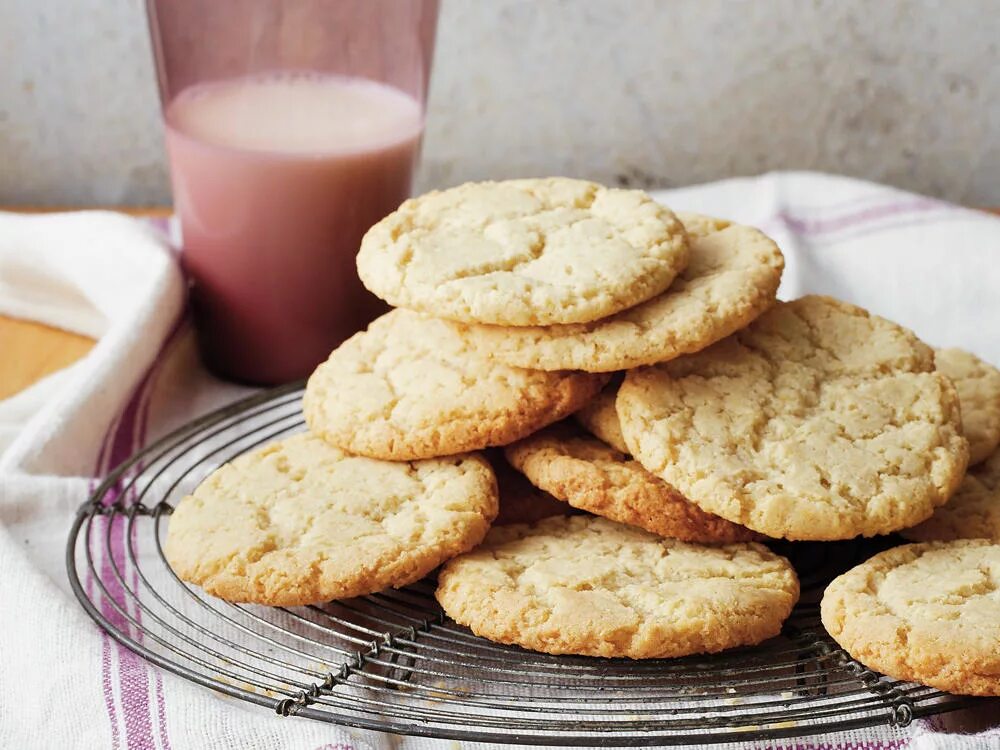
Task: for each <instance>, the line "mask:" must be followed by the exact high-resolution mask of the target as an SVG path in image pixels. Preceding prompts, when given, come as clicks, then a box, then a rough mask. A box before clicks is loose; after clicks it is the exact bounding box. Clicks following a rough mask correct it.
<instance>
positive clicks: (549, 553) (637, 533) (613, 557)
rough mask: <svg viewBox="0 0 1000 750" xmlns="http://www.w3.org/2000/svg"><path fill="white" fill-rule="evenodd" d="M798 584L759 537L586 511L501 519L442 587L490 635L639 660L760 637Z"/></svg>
mask: <svg viewBox="0 0 1000 750" xmlns="http://www.w3.org/2000/svg"><path fill="white" fill-rule="evenodd" d="M798 595H799V584H798V579H797V578H796V576H795V571H794V570H793V569H792V566H791V565H790V564H789V563H788V561H787V560H785V559H784V558H783V557H780V556H778V555H775V554H774V553H772V552H771V551H770V550H768V549H767V548H766V547H764V546H761V545H759V544H733V545H726V546H722V547H705V546H700V545H694V544H687V543H685V542H680V541H677V540H676V539H663V538H660V537H657V536H654V535H653V534H649V533H647V532H645V531H642V530H641V529H635V528H632V527H629V526H624V525H622V524H617V523H613V522H611V521H608V520H606V519H603V518H593V517H590V516H574V517H569V518H567V517H557V518H548V519H545V520H543V521H539V522H538V523H537V524H534V525H530V526H528V525H515V526H503V527H496V528H494V529H492V530H491V531H490V533H489V534H488V535H487V538H486V541H485V542H484V543H483V545H482V546H481V547H479V548H477V549H475V550H473V551H472V552H470V553H468V554H466V555H462V556H461V557H457V558H455V559H454V560H451V561H449V562H448V563H447V564H446V565H445V566H444V567H443V568H442V570H441V572H440V574H439V575H438V589H437V599H438V601H439V602H440V603H441V606H442V607H444V610H445V612H446V613H447V614H448V615H449V616H450V617H451V618H452V619H454V620H455V621H456V622H458V623H460V624H462V625H466V626H468V627H469V628H471V630H472V631H473V632H474V633H476V634H477V635H481V636H483V637H485V638H489V639H490V640H493V641H497V642H499V643H510V644H517V645H519V646H523V647H525V648H530V649H534V650H536V651H544V652H547V653H550V654H584V655H589V656H607V657H611V656H624V657H629V658H633V659H644V658H655V657H667V656H683V655H686V654H696V653H711V652H716V651H721V650H723V649H727V648H732V647H734V646H742V645H751V644H755V643H759V642H761V641H763V640H765V639H767V638H770V637H772V636H775V635H777V634H778V633H779V632H780V630H781V624H782V622H783V621H784V620H785V618H786V617H787V616H788V614H789V613H790V612H791V610H792V607H793V606H794V605H795V602H796V601H797V600H798Z"/></svg>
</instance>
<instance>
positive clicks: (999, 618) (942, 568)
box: [820, 540, 1000, 695]
mask: <svg viewBox="0 0 1000 750" xmlns="http://www.w3.org/2000/svg"><path fill="white" fill-rule="evenodd" d="M820 613H821V616H822V619H823V626H824V627H825V628H826V629H827V631H828V632H829V633H830V635H831V636H833V639H834V640H835V641H837V643H839V644H840V645H841V646H843V648H844V649H845V650H846V651H847V652H848V653H849V654H850V655H851V656H853V657H854V658H855V659H857V660H858V661H860V662H861V663H862V664H864V665H865V666H867V667H870V668H871V669H874V670H876V671H878V672H882V673H884V674H887V675H889V676H890V677H895V678H897V679H900V680H911V681H913V682H919V683H922V684H924V685H930V686H932V687H936V688H938V689H940V690H945V691H947V692H949V693H959V694H963V695H1000V648H997V644H1000V545H997V544H992V543H990V542H988V541H985V540H962V541H954V542H930V543H927V544H907V545H904V546H902V547H895V548H893V549H890V550H887V551H885V552H881V553H879V554H877V555H875V556H874V557H873V558H871V559H870V560H868V561H867V562H864V563H862V564H861V565H858V566H857V567H856V568H853V569H852V570H849V571H848V572H846V573H844V574H843V575H841V576H839V577H838V578H835V579H834V580H833V581H832V582H831V583H830V585H829V586H827V588H826V591H825V592H824V593H823V601H822V603H821V606H820Z"/></svg>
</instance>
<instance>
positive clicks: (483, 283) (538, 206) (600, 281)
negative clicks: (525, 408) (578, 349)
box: [358, 177, 688, 326]
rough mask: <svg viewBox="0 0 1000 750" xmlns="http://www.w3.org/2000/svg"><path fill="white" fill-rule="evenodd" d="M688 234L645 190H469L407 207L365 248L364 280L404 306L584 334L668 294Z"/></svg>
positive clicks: (571, 185)
mask: <svg viewBox="0 0 1000 750" xmlns="http://www.w3.org/2000/svg"><path fill="white" fill-rule="evenodd" d="M687 258H688V245H687V237H686V235H685V232H684V228H683V226H682V225H681V223H680V221H679V220H678V219H677V217H675V216H674V215H673V214H672V213H671V212H670V210H669V209H667V208H664V207H663V206H661V205H659V204H658V203H656V202H655V201H654V200H653V199H652V198H650V197H649V196H648V195H647V194H646V193H644V192H642V191H641V190H618V189H612V188H606V187H603V186H601V185H598V184H596V183H593V182H586V181H584V180H570V179H566V178H562V177H553V178H549V179H529V180H508V181H505V182H480V183H468V184H465V185H460V186H459V187H455V188H451V189H450V190H444V191H440V192H437V191H436V192H433V193H428V194H426V195H422V196H420V197H418V198H413V199H411V200H408V201H406V202H405V203H403V205H402V206H400V207H399V208H398V209H397V210H396V211H393V212H392V213H391V214H389V215H388V216H387V217H385V218H384V219H382V221H380V222H379V223H378V224H376V225H375V226H373V227H372V228H371V229H370V230H369V231H368V233H367V234H366V235H365V237H364V239H363V240H362V241H361V251H360V252H359V253H358V275H359V276H360V277H361V281H362V282H363V283H364V285H365V286H366V287H368V289H370V290H371V291H372V292H374V293H375V294H377V295H378V296H379V297H381V298H382V299H384V300H386V301H387V302H389V303H390V304H392V305H394V306H397V307H406V308H409V309H411V310H417V311H419V312H424V313H427V314H428V315H435V316H437V317H442V318H449V319H451V320H459V321H464V322H467V323H494V324H503V325H512V326H525V325H550V324H552V323H583V322H587V321H590V320H596V319H598V318H603V317H604V316H606V315H611V314H613V313H616V312H618V311H619V310H624V309H625V308H627V307H632V306H633V305H637V304H639V303H640V302H644V301H646V300H647V299H649V298H650V297H654V296H655V295H657V294H659V293H660V292H662V291H663V290H664V289H666V288H667V287H668V286H670V282H672V281H673V280H674V278H675V277H676V276H677V274H678V273H680V272H681V271H682V270H683V269H684V267H685V266H686V265H687Z"/></svg>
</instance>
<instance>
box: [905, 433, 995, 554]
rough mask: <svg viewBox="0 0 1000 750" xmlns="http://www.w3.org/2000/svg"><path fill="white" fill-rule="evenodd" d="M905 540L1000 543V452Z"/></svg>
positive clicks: (971, 471)
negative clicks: (985, 540)
mask: <svg viewBox="0 0 1000 750" xmlns="http://www.w3.org/2000/svg"><path fill="white" fill-rule="evenodd" d="M899 533H900V534H902V535H903V536H904V537H906V538H907V539H910V540H912V541H914V542H933V541H949V540H951V539H991V540H993V541H994V542H1000V450H996V451H994V452H993V455H992V456H990V457H989V458H987V459H986V460H985V461H984V462H983V463H981V464H979V465H978V466H973V467H972V468H971V469H969V471H968V473H966V475H965V479H963V480H962V483H961V484H960V485H959V486H958V489H957V490H956V491H955V494H954V495H952V496H951V499H950V500H949V501H948V502H947V503H945V504H944V505H942V506H941V507H940V508H938V509H937V510H935V511H934V515H933V516H931V517H930V518H928V519H927V520H926V521H924V522H923V523H920V524H917V525H916V526H914V527H913V528H911V529H903V530H902V531H901V532H899Z"/></svg>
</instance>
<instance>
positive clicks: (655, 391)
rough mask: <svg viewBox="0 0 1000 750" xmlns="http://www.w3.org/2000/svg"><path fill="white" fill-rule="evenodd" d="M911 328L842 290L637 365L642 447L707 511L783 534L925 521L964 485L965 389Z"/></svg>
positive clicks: (629, 415)
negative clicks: (707, 343) (704, 344)
mask: <svg viewBox="0 0 1000 750" xmlns="http://www.w3.org/2000/svg"><path fill="white" fill-rule="evenodd" d="M933 367H934V361H933V353H932V351H931V349H930V348H929V347H927V346H926V345H924V344H923V343H921V342H920V341H919V340H918V339H917V338H916V337H915V336H914V335H913V334H912V333H911V332H909V331H907V330H906V329H904V328H902V327H901V326H898V325H896V324H894V323H891V322H890V321H887V320H885V319H883V318H879V317H876V316H873V315H869V314H868V313H867V312H866V311H864V310H862V309H861V308H859V307H855V306H853V305H849V304H847V303H844V302H840V301H837V300H834V299H832V298H829V297H803V298H802V299H799V300H795V301H794V302H786V303H779V304H778V305H776V306H775V307H774V308H772V309H771V310H769V311H768V312H767V313H765V314H764V315H763V316H761V317H760V318H759V319H757V320H756V321H755V322H754V323H752V324H751V325H750V326H748V327H747V328H746V329H744V330H742V331H740V332H738V333H736V334H734V335H733V336H730V337H729V338H727V339H724V340H723V341H720V342H719V343H717V344H714V345H713V346H711V347H709V348H708V349H705V350H704V351H701V352H698V353H696V354H691V355H686V356H684V357H680V358H678V359H675V360H672V361H670V362H665V363H662V364H660V365H656V366H653V367H645V368H640V369H638V370H632V371H630V372H629V373H628V375H627V376H626V378H625V382H624V383H623V384H622V386H621V388H620V390H619V392H618V398H617V400H616V409H617V413H618V416H619V419H620V420H621V428H622V432H623V435H624V438H625V442H626V444H627V446H628V447H629V449H630V453H631V454H632V455H633V456H634V457H635V458H636V459H637V460H638V461H639V462H640V463H642V464H643V466H645V467H646V468H647V469H648V470H650V471H651V472H653V473H654V474H656V475H657V476H659V477H661V478H662V479H664V480H666V481H667V482H669V483H670V484H672V485H673V486H674V487H676V488H677V489H679V490H680V491H681V492H683V493H684V495H685V497H687V498H688V499H689V500H691V501H692V502H694V503H696V504H697V505H699V506H700V507H701V508H702V509H704V510H706V511H708V512H710V513H714V514H716V515H719V516H722V517H723V518H727V519H729V520H730V521H732V522H734V523H739V524H741V525H743V526H747V527H748V528H751V529H754V530H755V531H759V532H761V533H763V534H766V535H768V536H771V537H782V538H786V539H798V540H807V539H812V540H833V539H848V538H852V537H854V536H857V535H859V534H861V535H865V536H871V535H874V534H886V533H889V532H891V531H896V530H898V529H902V528H906V527H908V526H912V525H914V524H916V523H919V522H920V521H923V520H924V519H926V518H928V517H929V516H930V515H931V513H932V512H933V510H934V508H935V507H937V506H939V505H941V504H943V503H944V502H945V501H946V500H947V499H948V498H949V497H950V496H951V494H952V493H953V492H954V490H955V489H956V488H957V487H958V484H959V482H960V481H961V479H962V476H963V473H964V471H965V465H966V461H967V456H968V443H967V441H966V440H965V438H964V437H963V436H962V434H961V418H960V412H959V404H958V395H957V393H956V392H955V388H954V386H953V385H952V383H951V381H949V380H948V379H947V378H946V377H944V376H943V375H941V374H940V373H938V372H935V371H934V370H933Z"/></svg>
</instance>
